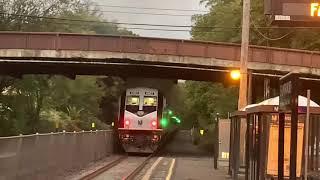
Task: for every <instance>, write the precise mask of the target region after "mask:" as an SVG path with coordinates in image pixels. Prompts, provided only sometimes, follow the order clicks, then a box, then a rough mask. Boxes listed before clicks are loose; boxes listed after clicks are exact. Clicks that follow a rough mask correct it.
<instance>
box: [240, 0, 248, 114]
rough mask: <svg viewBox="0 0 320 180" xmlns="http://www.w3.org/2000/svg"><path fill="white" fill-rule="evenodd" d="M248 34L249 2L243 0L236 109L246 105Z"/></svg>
mask: <svg viewBox="0 0 320 180" xmlns="http://www.w3.org/2000/svg"><path fill="white" fill-rule="evenodd" d="M249 34H250V0H243V10H242V36H241V56H240V73H241V77H240V88H239V100H238V109H239V110H240V109H241V108H244V107H245V106H246V105H247V104H248V100H247V99H248V97H247V96H248V93H247V92H248V59H249Z"/></svg>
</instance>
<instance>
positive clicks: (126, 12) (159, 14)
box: [93, 10, 193, 17]
mask: <svg viewBox="0 0 320 180" xmlns="http://www.w3.org/2000/svg"><path fill="white" fill-rule="evenodd" d="M93 11H95V10H93ZM98 11H99V12H103V13H119V14H145V15H154V16H178V17H191V16H193V14H166V13H147V12H128V11H106V10H98Z"/></svg>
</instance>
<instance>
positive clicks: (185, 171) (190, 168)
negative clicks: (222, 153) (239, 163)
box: [172, 157, 231, 180]
mask: <svg viewBox="0 0 320 180" xmlns="http://www.w3.org/2000/svg"><path fill="white" fill-rule="evenodd" d="M176 162H177V164H176V167H175V172H174V176H173V178H172V180H206V179H208V180H211V179H215V180H224V179H231V177H230V176H228V167H225V166H219V167H218V169H217V170H216V169H214V168H213V159H212V158H210V157H196V158H192V157H179V158H177V160H176Z"/></svg>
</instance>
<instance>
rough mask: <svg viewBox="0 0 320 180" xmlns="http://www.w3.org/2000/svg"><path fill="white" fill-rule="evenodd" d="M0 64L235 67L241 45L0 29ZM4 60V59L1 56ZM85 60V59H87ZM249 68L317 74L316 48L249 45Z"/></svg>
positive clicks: (319, 66) (319, 62) (319, 72)
mask: <svg viewBox="0 0 320 180" xmlns="http://www.w3.org/2000/svg"><path fill="white" fill-rule="evenodd" d="M0 42H5V43H1V44H0V59H2V60H1V61H0V65H1V66H2V65H3V64H4V63H12V62H13V61H12V60H14V59H25V60H29V59H33V60H40V61H43V63H46V60H68V61H71V62H72V61H74V60H79V59H80V60H86V61H92V62H95V61H105V62H110V60H114V59H117V60H118V62H123V61H125V62H126V63H131V64H135V63H138V62H145V63H152V64H161V63H167V64H174V65H177V66H188V67H199V66H206V67H219V68H229V69H230V68H239V64H240V61H239V59H240V45H238V44H231V43H213V42H202V41H189V40H175V39H160V38H145V37H129V36H107V35H83V34H67V33H26V32H0ZM3 60H5V61H3ZM88 64H89V63H88ZM35 65H39V64H35ZM248 69H251V70H254V71H257V70H258V71H272V72H274V71H278V72H281V73H286V72H289V71H293V72H299V73H303V74H311V75H317V76H319V75H320V53H319V52H313V51H305V50H293V49H283V48H266V47H260V46H250V49H249V63H248Z"/></svg>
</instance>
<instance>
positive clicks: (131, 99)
mask: <svg viewBox="0 0 320 180" xmlns="http://www.w3.org/2000/svg"><path fill="white" fill-rule="evenodd" d="M139 104H140V98H139V96H128V97H127V103H126V110H127V111H129V112H132V113H136V112H137V111H139Z"/></svg>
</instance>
